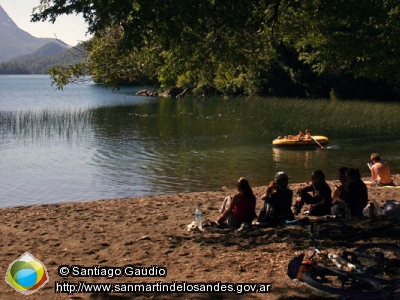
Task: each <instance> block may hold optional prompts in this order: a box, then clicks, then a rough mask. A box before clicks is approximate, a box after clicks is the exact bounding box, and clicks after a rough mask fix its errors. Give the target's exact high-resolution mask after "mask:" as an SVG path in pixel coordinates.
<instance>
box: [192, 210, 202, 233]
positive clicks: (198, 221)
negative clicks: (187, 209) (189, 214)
mask: <svg viewBox="0 0 400 300" xmlns="http://www.w3.org/2000/svg"><path fill="white" fill-rule="evenodd" d="M194 219H195V221H196V225H197V227H199V228H200V229H203V221H202V220H201V210H200V207H199V205H197V208H196V211H195V213H194Z"/></svg>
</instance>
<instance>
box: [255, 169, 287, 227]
mask: <svg viewBox="0 0 400 300" xmlns="http://www.w3.org/2000/svg"><path fill="white" fill-rule="evenodd" d="M288 185H289V177H288V176H287V175H286V173H284V172H278V173H276V175H275V180H274V181H272V182H271V183H270V185H269V186H268V188H267V191H266V193H265V194H264V195H262V196H261V199H262V200H264V206H263V207H262V209H261V211H260V215H259V216H258V219H257V222H258V223H259V227H267V226H269V225H275V224H278V223H281V222H284V221H285V220H289V221H293V220H294V215H293V212H292V199H293V191H292V190H290V189H289V188H288Z"/></svg>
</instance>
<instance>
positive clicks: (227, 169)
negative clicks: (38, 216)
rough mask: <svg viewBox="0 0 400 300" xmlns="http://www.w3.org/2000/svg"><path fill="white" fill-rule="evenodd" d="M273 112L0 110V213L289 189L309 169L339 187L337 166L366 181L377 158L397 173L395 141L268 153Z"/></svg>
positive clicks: (399, 142)
mask: <svg viewBox="0 0 400 300" xmlns="http://www.w3.org/2000/svg"><path fill="white" fill-rule="evenodd" d="M119 97H120V96H119ZM276 113H277V112H276V111H273V110H272V111H270V112H268V110H267V109H266V106H265V105H264V104H260V103H259V102H257V101H255V100H254V101H253V102H251V103H248V102H247V103H246V102H243V101H242V102H240V101H238V102H235V101H233V102H229V103H226V102H225V101H224V100H223V99H215V100H212V101H209V102H204V101H202V100H194V99H179V100H177V99H156V100H155V99H149V100H148V101H145V100H143V99H140V101H135V102H134V103H133V104H120V105H117V106H107V107H86V108H84V107H81V108H77V109H72V108H59V109H43V110H39V109H38V110H20V111H7V112H5V111H0V138H1V143H0V151H1V153H2V160H1V173H0V176H1V180H0V190H1V194H0V207H1V206H3V207H4V206H12V205H14V203H17V205H18V204H23V205H27V204H34V203H54V202H65V201H79V200H91V199H104V198H116V197H137V196H144V195H154V194H165V193H176V192H188V191H202V190H215V189H218V188H220V187H222V186H228V187H234V184H235V181H236V180H237V178H239V177H240V176H246V177H247V178H248V179H249V180H250V183H251V184H252V185H254V186H256V185H265V184H268V182H269V181H271V180H272V179H273V177H274V174H275V173H276V172H277V171H281V170H283V171H285V172H287V173H288V174H289V176H290V181H291V182H305V181H309V180H310V176H311V172H312V171H313V170H314V169H322V170H323V171H324V172H325V174H326V175H327V178H328V179H329V178H334V179H336V174H337V170H338V169H339V168H340V167H342V166H343V165H345V166H349V167H359V168H360V170H361V172H362V173H363V175H364V176H367V175H368V169H367V167H366V164H365V163H366V161H367V160H368V158H369V155H370V153H371V152H375V151H376V152H381V153H382V156H383V157H384V158H385V159H387V160H388V161H389V162H390V164H391V168H392V171H393V172H400V169H399V168H400V167H399V166H400V157H399V153H398V149H399V146H400V138H399V137H398V136H396V135H389V136H386V137H385V136H382V135H381V136H379V137H374V136H367V137H363V138H359V139H354V138H352V139H346V138H341V139H337V138H336V139H333V140H331V142H332V144H334V145H339V146H340V150H338V151H329V150H324V151H321V150H285V149H276V148H273V147H272V145H271V142H272V139H273V138H275V137H276V136H277V135H279V133H280V132H285V131H286V129H285V128H284V127H282V126H281V124H282V120H281V119H282V118H280V121H281V122H280V123H279V122H278V121H277V117H276V116H275V115H276ZM10 199H13V200H12V201H11V200H10ZM14 200H15V201H14Z"/></svg>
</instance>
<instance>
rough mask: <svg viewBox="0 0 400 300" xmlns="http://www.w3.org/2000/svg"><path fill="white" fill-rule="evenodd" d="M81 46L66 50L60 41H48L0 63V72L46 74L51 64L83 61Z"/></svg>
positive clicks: (61, 64)
mask: <svg viewBox="0 0 400 300" xmlns="http://www.w3.org/2000/svg"><path fill="white" fill-rule="evenodd" d="M83 53H84V52H83V47H82V46H78V47H76V48H71V49H68V50H66V49H65V46H63V45H60V43H49V44H46V45H44V46H43V47H41V48H40V49H38V50H37V51H35V52H33V53H31V54H28V55H24V56H20V57H17V58H14V59H11V60H9V61H7V62H3V63H0V74H47V73H48V71H49V68H51V67H53V66H56V65H58V66H68V65H73V64H77V63H80V62H82V61H83V59H84V54H83Z"/></svg>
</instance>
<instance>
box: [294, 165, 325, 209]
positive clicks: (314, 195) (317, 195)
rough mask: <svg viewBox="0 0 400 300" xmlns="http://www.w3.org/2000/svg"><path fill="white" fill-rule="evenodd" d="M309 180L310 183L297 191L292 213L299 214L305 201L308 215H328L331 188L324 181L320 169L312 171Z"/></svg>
mask: <svg viewBox="0 0 400 300" xmlns="http://www.w3.org/2000/svg"><path fill="white" fill-rule="evenodd" d="M311 181H312V183H311V184H310V185H307V186H305V187H304V188H302V189H299V190H298V191H297V198H296V203H295V205H294V214H295V215H297V214H299V213H300V210H301V208H302V207H303V205H304V203H306V204H307V210H308V212H309V215H310V216H324V215H329V214H330V213H331V205H332V190H331V188H330V187H329V185H328V184H327V183H326V181H325V174H324V172H322V171H321V170H315V171H313V172H312V174H311ZM310 192H311V194H310Z"/></svg>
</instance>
